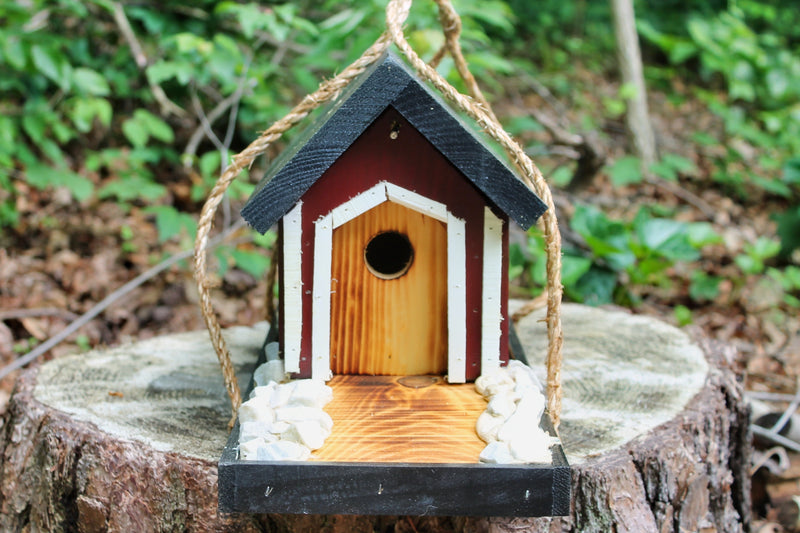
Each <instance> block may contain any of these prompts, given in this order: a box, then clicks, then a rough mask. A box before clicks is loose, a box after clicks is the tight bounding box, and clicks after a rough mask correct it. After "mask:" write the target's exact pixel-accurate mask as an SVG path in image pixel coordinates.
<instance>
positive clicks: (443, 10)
mask: <svg viewBox="0 0 800 533" xmlns="http://www.w3.org/2000/svg"><path fill="white" fill-rule="evenodd" d="M434 1H435V2H436V5H437V8H438V11H439V24H440V25H441V27H442V31H443V32H444V36H445V44H444V45H443V46H442V47H441V49H440V50H439V51H437V53H436V54H435V55H434V57H433V59H432V60H431V62H430V63H425V62H424V61H423V60H422V59H421V58H420V57H419V55H418V54H417V53H416V52H415V51H414V50H413V49H412V48H411V45H410V44H409V43H408V41H407V40H406V38H405V36H404V34H403V30H402V25H403V24H404V23H405V21H406V20H407V18H408V14H409V12H410V9H411V4H412V0H391V1H390V2H389V4H388V5H387V6H386V31H385V32H384V33H383V35H381V36H380V37H379V38H378V39H377V40H376V41H375V43H373V45H372V46H370V47H369V48H368V49H367V50H366V51H365V52H364V54H362V55H361V57H359V58H358V59H357V60H356V61H354V62H353V63H352V64H351V65H350V66H348V67H347V68H346V69H344V70H343V71H342V72H341V73H340V74H339V75H337V76H336V77H334V78H332V79H330V80H328V81H326V82H323V83H322V84H321V85H320V87H319V89H317V90H316V91H315V92H314V93H312V94H309V95H307V96H306V97H305V98H303V100H302V101H301V102H300V103H299V104H298V105H297V106H296V107H295V108H293V109H292V110H291V111H290V112H289V113H288V114H287V115H286V116H285V117H283V118H282V119H280V120H278V121H277V122H275V123H274V124H273V125H272V126H271V127H270V128H268V129H267V130H266V131H264V132H263V133H262V134H261V136H259V138H258V139H256V140H255V141H253V142H252V143H251V144H250V145H249V146H248V147H247V148H245V149H244V150H243V151H242V152H241V153H240V154H238V155H237V156H235V157H234V158H233V163H232V164H231V166H230V167H228V169H227V170H226V171H225V172H224V173H223V174H222V176H220V178H219V180H218V181H217V183H216V185H215V186H214V188H213V189H212V191H211V193H210V195H209V197H208V200H207V201H206V203H205V205H204V206H203V210H202V212H201V214H200V220H199V222H198V229H197V238H196V241H195V279H196V280H197V284H198V290H199V292H200V305H201V310H202V313H203V318H204V320H205V322H206V326H207V328H208V331H209V334H210V336H211V341H212V345H213V346H214V350H215V351H216V353H217V357H218V359H219V362H220V367H221V368H222V373H223V377H224V379H225V385H226V389H227V391H228V395H229V397H230V400H231V407H232V409H233V419H232V420H231V424H233V421H234V420H235V417H236V411H237V410H238V407H239V405H240V403H241V391H240V389H239V385H238V381H237V380H236V373H235V370H234V369H233V366H232V364H231V361H230V352H229V350H228V348H227V345H226V343H225V339H224V338H223V336H222V329H221V327H220V325H219V321H218V320H217V316H216V313H215V311H214V309H213V305H212V303H211V296H210V286H211V283H210V280H209V277H208V273H207V265H206V255H207V247H208V236H209V233H210V232H211V227H212V225H213V220H214V215H215V214H216V210H217V208H218V207H219V204H220V202H221V201H222V196H223V195H224V193H225V191H226V190H227V188H228V186H229V185H230V184H231V182H232V181H233V180H234V178H235V177H236V176H237V175H238V174H239V172H241V171H242V170H243V169H245V168H249V167H250V166H251V165H252V163H253V161H254V160H255V158H256V157H257V156H259V155H261V154H263V153H264V151H265V150H266V149H267V147H268V146H269V145H270V144H271V143H273V142H275V141H276V140H277V139H279V138H280V136H281V135H282V134H283V133H285V132H286V131H287V130H289V129H290V128H292V127H294V126H295V125H296V124H297V123H298V122H300V121H301V120H303V119H304V118H305V117H306V116H308V114H309V113H310V112H311V111H313V110H314V109H315V108H316V107H318V106H320V105H322V104H323V103H326V102H328V101H329V100H332V99H334V98H335V97H336V96H337V95H338V94H339V92H340V91H341V90H342V89H344V88H345V87H346V86H347V84H348V83H350V81H352V80H353V79H354V78H355V77H356V76H358V75H359V74H361V73H362V72H364V70H366V68H367V67H368V66H369V65H371V64H372V63H374V62H375V61H376V60H377V59H378V58H379V57H381V55H382V54H383V52H384V51H385V50H386V49H387V48H388V47H389V45H391V44H392V43H394V45H395V46H397V48H398V49H399V50H400V51H401V52H402V53H403V55H405V56H406V58H407V59H408V61H409V62H410V63H411V65H412V66H413V68H414V70H415V71H416V72H417V74H418V75H419V76H420V77H421V78H423V79H425V80H427V81H429V82H430V83H431V84H433V86H434V87H435V88H436V89H437V90H438V91H439V92H440V93H441V94H442V95H443V96H444V97H445V98H446V99H447V100H449V101H450V102H451V103H452V104H454V105H455V106H456V107H458V108H459V109H460V110H461V111H462V112H464V113H466V114H467V115H468V116H470V117H471V118H472V119H473V120H475V121H476V122H477V123H478V124H479V125H480V126H481V127H482V128H483V129H484V131H485V132H486V133H487V134H488V135H489V136H490V137H492V138H493V139H494V140H495V141H497V142H498V143H499V144H500V145H501V146H502V147H503V149H504V150H505V152H506V154H507V155H508V156H509V158H510V159H511V160H512V161H513V162H514V164H515V166H516V167H517V170H518V171H519V172H520V174H521V175H522V177H523V179H524V181H525V183H526V184H527V185H528V186H529V187H531V189H533V190H534V192H536V194H537V195H538V196H539V198H541V199H542V201H543V202H544V203H545V205H547V208H548V209H547V211H546V212H545V213H544V215H542V219H541V221H540V223H541V225H542V227H543V230H544V237H545V251H546V254H547V291H546V298H547V318H546V322H547V335H548V352H547V358H546V365H547V409H548V412H549V413H550V417H551V419H552V421H553V425H554V426H556V428H557V427H558V423H559V419H560V414H561V363H562V344H563V333H562V330H561V296H562V286H561V235H560V233H559V231H558V222H557V220H556V215H555V208H554V204H553V198H552V194H551V193H550V188H549V187H548V186H547V183H546V182H545V180H544V177H543V176H542V173H541V171H540V170H539V169H538V167H537V166H536V165H535V164H534V163H533V161H532V160H531V159H530V157H528V155H527V154H526V153H525V151H524V150H523V149H522V147H521V146H520V145H519V144H518V143H517V142H516V141H514V140H513V139H512V138H511V136H510V135H509V134H508V133H507V132H506V131H505V130H504V129H503V127H502V126H501V125H500V123H499V121H498V120H497V117H495V115H494V113H493V112H492V108H491V106H490V105H489V102H488V101H487V100H486V98H485V97H484V95H483V93H482V92H481V90H480V88H479V87H478V84H477V82H476V81H475V78H474V76H472V73H471V72H470V71H469V68H468V66H467V62H466V60H465V59H464V54H463V52H462V50H461V44H460V42H459V37H460V35H461V30H462V24H461V18H460V17H459V16H458V13H456V11H455V9H454V8H453V5H452V3H451V2H450V0H434ZM447 53H449V54H450V56H451V57H452V58H453V61H454V63H455V66H456V69H457V70H458V73H459V76H460V77H461V78H462V80H463V81H464V84H465V85H466V87H467V89H468V92H469V95H464V94H461V93H460V92H458V91H457V90H456V89H455V88H454V87H453V86H452V85H450V84H449V83H448V82H447V81H446V80H445V79H444V78H443V77H442V76H441V75H439V73H438V72H436V66H437V65H438V64H439V62H440V61H441V60H442V58H443V57H444V55H445V54H447ZM269 277H270V280H271V281H270V282H269V283H270V284H272V283H274V279H275V274H274V273H271V274H270V276H269ZM267 294H268V298H269V295H271V294H272V287H271V286H269V287H267ZM268 309H270V310H271V309H272V308H271V307H268ZM270 312H272V311H270Z"/></svg>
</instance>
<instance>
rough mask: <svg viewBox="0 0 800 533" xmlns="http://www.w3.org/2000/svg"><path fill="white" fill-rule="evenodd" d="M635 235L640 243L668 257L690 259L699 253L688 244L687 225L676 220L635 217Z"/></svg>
mask: <svg viewBox="0 0 800 533" xmlns="http://www.w3.org/2000/svg"><path fill="white" fill-rule="evenodd" d="M636 235H637V237H638V239H639V242H640V243H642V245H644V246H645V247H646V248H648V249H649V250H650V251H652V252H654V253H656V254H657V255H661V256H663V257H666V258H668V259H672V260H685V261H691V260H693V259H696V258H697V257H698V255H699V254H698V253H697V250H695V249H694V248H693V247H692V246H691V245H690V244H689V231H688V228H687V225H686V224H685V223H683V222H679V221H677V220H670V219H666V218H650V219H644V220H641V219H639V218H638V217H637V223H636Z"/></svg>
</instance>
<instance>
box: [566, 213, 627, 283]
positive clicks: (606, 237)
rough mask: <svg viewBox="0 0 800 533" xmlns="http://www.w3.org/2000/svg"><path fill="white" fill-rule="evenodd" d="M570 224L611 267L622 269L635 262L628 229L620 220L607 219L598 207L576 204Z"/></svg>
mask: <svg viewBox="0 0 800 533" xmlns="http://www.w3.org/2000/svg"><path fill="white" fill-rule="evenodd" d="M570 226H571V227H572V229H573V230H574V231H576V232H578V233H579V234H580V236H581V237H583V238H584V239H585V240H586V243H587V244H588V245H589V247H590V248H591V249H592V252H593V253H594V254H595V255H597V256H598V257H601V258H603V259H604V260H605V261H607V262H608V265H609V266H610V267H612V268H613V269H615V270H624V269H626V268H628V267H629V266H631V265H632V264H634V263H635V262H636V256H635V255H634V254H633V252H632V251H631V249H630V245H629V231H628V229H627V228H626V227H625V226H624V225H623V224H621V223H620V222H616V221H612V220H609V219H608V218H607V217H606V216H605V215H604V214H603V213H602V212H601V211H599V210H598V209H596V208H594V207H591V206H585V205H580V204H579V205H577V206H576V207H575V213H574V214H573V215H572V220H571V221H570Z"/></svg>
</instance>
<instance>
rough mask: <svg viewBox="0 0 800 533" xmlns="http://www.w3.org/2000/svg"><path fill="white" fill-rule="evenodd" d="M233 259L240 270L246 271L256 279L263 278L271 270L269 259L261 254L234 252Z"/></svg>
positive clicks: (247, 251)
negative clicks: (268, 269)
mask: <svg viewBox="0 0 800 533" xmlns="http://www.w3.org/2000/svg"><path fill="white" fill-rule="evenodd" d="M231 257H233V260H234V261H235V263H236V266H237V267H238V268H240V269H242V270H244V271H245V272H247V273H248V274H250V275H251V276H253V277H254V278H256V279H258V278H260V277H261V276H263V275H264V272H266V270H267V268H269V257H266V256H264V255H262V254H261V253H259V252H253V251H249V250H233V251H231Z"/></svg>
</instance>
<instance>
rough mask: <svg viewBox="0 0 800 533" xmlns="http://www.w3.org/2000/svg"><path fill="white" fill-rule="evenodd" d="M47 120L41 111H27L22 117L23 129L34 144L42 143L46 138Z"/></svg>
mask: <svg viewBox="0 0 800 533" xmlns="http://www.w3.org/2000/svg"><path fill="white" fill-rule="evenodd" d="M46 128H47V122H46V121H45V118H44V116H43V115H41V114H39V113H26V114H25V115H23V117H22V129H23V130H25V133H27V134H28V137H30V138H31V141H33V142H34V144H40V143H41V142H42V141H43V140H44V135H45V129H46Z"/></svg>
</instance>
